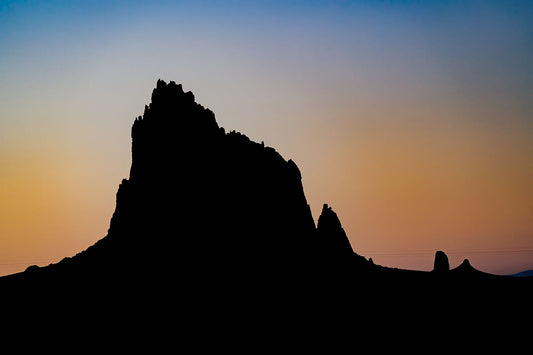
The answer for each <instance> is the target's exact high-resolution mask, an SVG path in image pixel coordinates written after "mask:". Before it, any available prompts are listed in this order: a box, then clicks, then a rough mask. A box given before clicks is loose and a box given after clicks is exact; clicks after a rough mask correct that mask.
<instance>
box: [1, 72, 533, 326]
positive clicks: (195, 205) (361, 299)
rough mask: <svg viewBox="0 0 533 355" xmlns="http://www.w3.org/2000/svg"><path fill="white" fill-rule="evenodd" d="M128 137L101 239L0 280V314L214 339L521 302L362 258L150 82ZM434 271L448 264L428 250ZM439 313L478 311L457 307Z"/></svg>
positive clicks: (257, 155)
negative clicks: (86, 319)
mask: <svg viewBox="0 0 533 355" xmlns="http://www.w3.org/2000/svg"><path fill="white" fill-rule="evenodd" d="M131 136H132V164H131V169H130V174H129V178H128V179H124V180H123V181H122V183H121V184H120V186H119V188H118V192H117V195H116V208H115V211H114V213H113V216H112V218H111V222H110V227H109V230H108V233H107V235H106V236H105V237H104V238H102V239H101V240H99V241H98V242H96V243H95V244H94V245H92V246H90V247H89V248H87V250H85V251H83V252H81V253H79V254H77V255H75V256H73V257H69V258H65V259H63V260H62V261H61V262H59V263H57V264H54V265H50V266H47V267H37V266H32V267H29V268H28V269H27V270H26V271H25V272H23V273H19V274H14V275H10V276H6V277H3V278H0V298H1V299H2V301H4V304H9V305H10V309H11V310H14V311H16V312H21V310H30V311H31V312H34V311H43V310H53V313H54V314H55V315H57V314H61V315H66V314H69V315H70V314H71V313H72V312H74V313H75V314H76V315H77V317H79V318H80V319H82V318H83V317H81V316H80V314H84V315H85V316H87V315H90V316H92V317H95V315H96V316H97V317H103V318H104V319H108V318H109V317H111V315H117V314H118V315H119V316H118V317H119V318H120V321H119V323H120V324H121V325H122V326H124V325H127V326H128V327H130V328H131V327H137V328H136V329H142V330H143V331H146V330H148V329H150V327H154V324H158V325H160V326H161V325H162V324H166V323H168V322H169V321H170V322H172V321H176V322H178V323H179V324H178V325H180V326H184V325H185V326H186V328H187V329H193V330H194V329H195V327H203V326H204V325H205V323H209V324H211V325H213V324H217V330H218V331H219V332H223V333H228V332H230V330H229V329H227V327H228V322H231V323H232V324H237V325H238V326H239V328H238V330H237V333H239V334H241V335H242V334H244V333H245V334H248V335H250V332H255V331H256V328H257V327H261V329H264V327H266V325H268V324H271V323H272V322H274V324H275V325H276V326H278V327H281V326H284V327H285V329H293V328H294V327H296V328H297V329H300V330H303V329H307V330H310V329H311V328H312V329H314V330H316V329H322V326H324V325H327V327H331V326H332V324H337V325H340V324H342V325H344V324H349V325H350V326H353V327H356V328H357V329H358V332H360V331H361V329H368V330H374V329H375V327H376V326H378V325H377V323H374V321H375V322H378V323H379V322H382V321H383V319H384V318H383V317H385V318H386V319H393V318H394V317H396V318H398V317H399V318H401V319H404V318H405V319H407V320H406V322H407V321H409V319H411V318H412V317H413V315H417V316H419V317H424V316H425V315H426V314H428V313H431V312H428V310H433V311H436V310H437V309H440V308H439V307H442V306H443V305H448V307H449V306H450V304H451V303H450V302H449V300H452V299H455V297H457V296H456V295H458V294H461V295H473V294H475V295H477V296H480V292H483V295H484V297H485V295H489V298H488V299H489V300H491V302H492V301H494V300H495V299H498V302H500V300H499V298H498V297H499V296H498V297H497V296H496V295H502V292H501V289H502V287H505V288H507V291H508V292H510V294H511V295H513V296H514V295H516V294H519V295H520V296H521V297H529V296H531V295H532V293H531V290H532V285H531V282H529V280H527V281H528V282H518V281H523V280H519V279H517V278H503V277H496V276H492V275H489V274H485V273H482V272H479V271H477V270H475V269H474V268H472V267H471V266H470V264H469V263H468V261H465V263H463V264H462V265H461V266H459V267H458V268H456V269H453V270H451V271H449V272H437V273H431V272H421V271H409V270H399V269H392V268H387V267H382V266H379V265H375V264H374V263H373V262H371V261H367V260H366V259H365V258H364V257H363V256H360V255H358V254H357V253H355V252H354V250H353V249H352V246H351V245H350V242H349V240H348V238H347V236H346V233H345V231H344V229H343V228H342V225H341V222H340V221H339V218H338V216H337V214H336V213H335V212H334V211H333V210H332V209H331V207H329V206H328V205H327V204H325V205H324V206H323V209H322V213H321V215H320V217H319V218H318V223H317V226H316V228H315V223H314V220H313V217H312V215H311V209H310V207H309V205H308V204H307V200H306V197H305V194H304V191H303V185H302V176H301V174H300V171H299V169H298V167H297V166H296V164H295V163H294V162H293V161H292V160H288V161H287V160H285V159H284V158H283V157H282V156H281V155H280V154H279V153H278V152H276V151H275V150H274V149H273V148H270V147H266V146H265V145H264V144H263V143H261V144H260V143H256V142H253V141H251V140H250V139H248V138H247V137H246V136H245V135H243V134H241V133H238V132H235V131H231V132H229V133H227V132H226V131H225V130H224V128H222V127H219V126H218V124H217V122H216V120H215V116H214V114H213V112H211V111H210V110H208V109H206V108H204V107H203V106H201V105H199V104H198V103H196V102H195V98H194V95H193V94H192V93H191V92H184V91H183V89H182V87H181V85H177V84H175V83H174V82H170V83H168V84H167V83H165V82H164V81H161V80H159V81H158V82H157V86H156V88H155V89H154V90H153V93H152V99H151V103H150V105H148V106H145V109H144V114H143V116H142V117H138V118H136V119H135V122H134V123H133V127H132V130H131ZM441 270H442V271H448V270H449V264H448V259H447V257H446V255H445V254H444V252H440V251H439V252H437V253H436V255H435V271H441ZM507 291H506V292H507ZM453 304H454V305H455V304H457V305H459V308H458V309H459V311H462V310H465V309H467V308H468V309H472V307H473V308H474V309H475V308H476V307H478V306H479V302H474V301H470V300H469V298H468V297H463V299H462V300H461V302H456V303H453ZM492 307H494V306H492ZM454 309H455V308H449V309H448V310H447V311H448V312H452V311H453V310H454ZM407 310H408V311H407ZM404 312H407V313H409V315H407V314H405V313H404ZM391 317H392V318H391ZM409 317H411V318H409ZM169 319H170V320H169ZM354 319H357V321H354ZM165 320H166V322H163V321H165ZM109 324H114V323H112V322H111V323H109ZM191 324H192V325H194V326H191ZM199 324H201V325H199ZM176 326H177V325H176ZM128 329H129V328H128ZM202 329H203V328H202ZM193 330H191V331H193ZM243 332H244V333H243ZM357 334H359V333H357ZM376 334H379V333H376ZM182 335H183V334H182Z"/></svg>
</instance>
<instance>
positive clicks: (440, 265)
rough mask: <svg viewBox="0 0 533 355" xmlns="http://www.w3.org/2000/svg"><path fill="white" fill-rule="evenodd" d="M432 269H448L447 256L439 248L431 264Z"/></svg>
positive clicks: (440, 270) (439, 270)
mask: <svg viewBox="0 0 533 355" xmlns="http://www.w3.org/2000/svg"><path fill="white" fill-rule="evenodd" d="M433 271H435V272H444V271H450V263H449V262H448V256H447V255H446V254H445V253H444V252H443V251H441V250H439V251H437V252H436V253H435V263H434V264H433Z"/></svg>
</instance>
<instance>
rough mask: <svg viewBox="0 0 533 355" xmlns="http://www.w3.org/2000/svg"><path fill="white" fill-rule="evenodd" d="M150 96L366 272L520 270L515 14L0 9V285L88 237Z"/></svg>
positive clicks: (515, 6) (490, 7)
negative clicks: (215, 126)
mask: <svg viewBox="0 0 533 355" xmlns="http://www.w3.org/2000/svg"><path fill="white" fill-rule="evenodd" d="M159 78H161V79H163V80H166V81H167V82H168V81H170V80H173V81H176V82H177V83H182V84H183V87H184V89H185V90H190V91H192V92H193V93H194V94H195V97H196V100H197V102H199V103H201V104H202V105H204V106H206V107H208V108H210V109H211V110H212V111H213V112H215V115H216V118H217V121H218V123H219V125H220V126H223V127H225V128H226V130H227V131H228V130H237V131H240V132H242V133H244V134H246V135H248V136H249V137H250V138H251V139H253V140H255V141H258V142H260V141H264V142H265V144H266V145H269V146H272V147H274V148H276V150H277V151H279V152H280V153H281V154H282V155H283V157H284V158H285V159H287V160H288V159H293V160H294V161H295V162H296V163H297V164H298V166H299V168H300V170H301V172H302V176H303V185H304V190H305V193H306V196H307V200H308V202H309V204H310V205H311V208H312V212H313V217H314V218H315V221H316V219H317V218H318V216H319V213H320V211H321V208H322V204H323V203H328V204H329V205H330V206H332V207H333V209H334V210H335V211H336V212H337V214H338V215H339V217H340V219H341V222H342V224H343V226H344V229H345V230H346V232H347V234H348V236H349V238H350V241H351V244H352V247H353V249H354V251H356V252H357V253H359V254H361V255H364V256H366V257H372V259H373V260H374V262H375V263H378V264H382V265H386V266H393V267H401V268H410V269H419V270H431V269H432V267H433V257H434V253H435V251H436V250H443V251H445V252H446V253H447V254H448V257H449V258H450V265H451V267H455V266H457V265H459V263H460V262H461V261H462V260H463V259H464V258H469V259H470V262H471V264H472V265H473V266H474V267H476V268H478V269H481V270H484V271H487V272H491V273H497V274H509V273H515V272H519V271H523V270H527V269H533V2H532V1H516V2H515V1H309V0H307V1H190V2H189V1H159V2H155V1H31V0H28V1H8V0H7V1H6V0H2V1H0V275H5V274H9V273H13V272H18V271H23V270H24V269H25V268H26V267H27V266H29V265H32V264H37V265H41V266H44V265H48V264H49V263H52V262H58V261H59V260H61V259H62V258H63V257H65V256H72V255H74V254H76V253H77V252H80V251H82V250H84V249H86V248H87V247H88V246H90V245H92V244H93V243H95V242H96V241H97V240H99V239H101V238H102V237H104V236H105V235H106V232H107V228H108V227H109V220H110V218H111V215H112V213H113V211H114V208H115V194H116V191H117V188H118V185H119V183H120V181H121V180H122V179H123V178H126V177H127V176H128V174H129V167H130V164H131V151H130V149H131V137H130V129H131V125H132V123H133V121H134V118H135V117H136V116H139V115H141V114H142V113H143V109H144V105H145V104H148V103H149V102H150V95H151V91H152V89H153V88H154V87H155V84H156V82H157V79H159ZM214 178H216V177H214Z"/></svg>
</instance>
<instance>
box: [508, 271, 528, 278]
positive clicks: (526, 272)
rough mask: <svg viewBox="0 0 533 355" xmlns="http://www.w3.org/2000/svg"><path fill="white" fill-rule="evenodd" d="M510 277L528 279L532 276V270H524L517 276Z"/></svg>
mask: <svg viewBox="0 0 533 355" xmlns="http://www.w3.org/2000/svg"><path fill="white" fill-rule="evenodd" d="M511 276H517V277H530V276H533V270H526V271H522V272H519V273H517V274H513V275H511Z"/></svg>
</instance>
